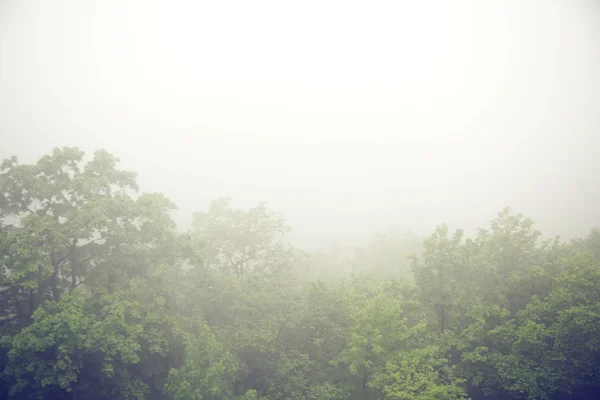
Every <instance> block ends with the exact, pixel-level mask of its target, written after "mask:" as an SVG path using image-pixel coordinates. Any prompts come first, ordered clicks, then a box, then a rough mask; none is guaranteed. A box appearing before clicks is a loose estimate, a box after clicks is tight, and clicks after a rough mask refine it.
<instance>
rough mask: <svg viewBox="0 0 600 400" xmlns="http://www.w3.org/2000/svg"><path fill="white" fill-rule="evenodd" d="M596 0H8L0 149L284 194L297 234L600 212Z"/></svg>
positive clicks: (200, 204) (568, 219)
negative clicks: (507, 212) (107, 158)
mask: <svg viewBox="0 0 600 400" xmlns="http://www.w3.org/2000/svg"><path fill="white" fill-rule="evenodd" d="M599 71H600V7H598V5H595V3H594V2H593V1H589V0H581V1H569V0H564V1H552V0H539V1H534V0H531V1H526V0H518V1H491V0H490V1H483V0H472V1H468V0H460V1H458V0H457V1H445V0H440V1H400V0H396V1H356V2H353V1H347V0H346V1H328V0H320V1H307V0H303V1H293V2H292V1H284V0H279V1H258V0H256V1H247V0H246V1H167V0H164V1H149V0H144V1H141V0H139V1H137V0H136V1H127V0H120V1H91V0H72V1H61V0H56V1H27V0H0V157H1V158H5V157H8V156H10V155H13V154H16V155H18V156H19V157H20V158H21V160H22V161H23V162H32V161H35V160H36V159H37V158H38V157H40V156H41V155H43V154H45V153H48V152H49V151H51V149H52V147H54V146H79V147H81V148H83V149H84V150H86V151H87V152H88V153H91V152H93V151H94V150H96V149H99V148H106V149H107V150H108V151H110V152H112V153H114V154H115V155H117V156H119V157H121V159H122V160H123V162H122V166H123V167H124V168H127V169H131V170H134V171H136V172H138V173H139V174H140V175H139V182H140V184H141V186H142V188H143V189H144V190H146V191H160V192H164V193H165V194H166V195H167V196H168V197H170V198H171V199H172V200H174V201H175V202H176V203H177V204H178V205H179V207H180V211H179V212H178V213H177V214H176V216H175V217H176V219H177V221H178V222H179V223H180V224H181V226H185V225H186V224H187V222H188V221H189V216H190V215H191V213H192V212H193V211H196V210H206V209H207V207H208V205H209V202H210V200H212V199H215V198H218V197H221V196H231V197H232V198H233V200H234V204H235V205H238V206H241V207H249V206H252V205H254V204H256V203H258V202H260V201H268V202H269V204H270V205H271V206H272V207H273V208H276V209H278V210H281V211H283V212H284V213H285V215H286V217H287V219H288V221H289V223H290V224H291V225H292V226H293V227H294V236H293V238H294V240H295V242H296V243H297V244H299V245H301V246H303V247H315V246H325V245H327V244H328V243H329V241H331V240H338V241H340V242H343V243H348V244H356V243H359V242H361V241H364V240H365V239H366V238H368V237H369V236H371V235H372V234H374V233H376V232H381V231H386V230H388V229H389V228H391V227H394V226H396V227H398V228H399V229H412V230H414V231H415V232H418V233H428V232H429V231H431V230H432V229H433V227H434V226H435V224H437V223H441V222H448V223H449V224H450V225H451V227H453V228H456V227H465V228H467V229H471V228H472V227H474V226H476V225H479V226H481V225H485V224H486V223H487V221H488V220H490V219H491V218H492V217H493V216H494V215H495V214H496V212H497V211H499V210H500V209H501V208H502V207H504V206H507V205H511V206H513V208H514V209H515V210H517V211H522V212H524V213H525V214H527V215H529V216H531V217H532V218H534V219H535V220H537V221H538V222H539V223H540V224H539V226H540V227H541V228H542V229H544V230H545V231H547V232H546V233H549V234H554V233H561V234H564V235H567V236H569V235H579V234H585V233H586V231H587V230H588V229H589V228H592V227H593V226H595V225H596V226H598V225H600V181H599V179H598V176H599V172H600V161H598V158H599V157H600V76H599V74H600V72H599Z"/></svg>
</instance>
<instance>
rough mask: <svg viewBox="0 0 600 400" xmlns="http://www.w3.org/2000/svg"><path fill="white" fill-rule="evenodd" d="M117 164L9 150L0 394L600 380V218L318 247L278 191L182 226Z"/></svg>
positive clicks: (402, 394)
mask: <svg viewBox="0 0 600 400" xmlns="http://www.w3.org/2000/svg"><path fill="white" fill-rule="evenodd" d="M118 161H119V160H118V159H117V158H116V157H115V156H113V155H111V154H110V153H108V152H106V151H104V150H100V151H97V152H96V153H95V154H93V156H92V157H90V158H88V159H85V158H84V154H83V152H82V151H80V150H79V149H77V148H68V147H63V148H55V149H54V150H53V151H52V152H51V153H50V154H48V155H45V156H43V157H42V158H40V159H39V160H38V161H37V162H36V163H35V164H21V163H19V161H18V159H17V158H16V157H12V158H10V159H7V160H4V161H3V162H2V164H1V166H0V371H1V372H0V397H1V398H13V399H115V398H118V399H177V400H180V399H181V400H183V399H197V400H200V399H215V400H216V399H225V400H226V399H258V398H260V399H267V400H280V399H293V400H342V399H345V400H354V399H356V400H358V399H373V400H375V399H386V400H396V399H398V400H399V399H406V400H408V399H411V400H412V399H422V400H433V399H440V400H441V399H467V398H472V399H589V398H597V397H599V396H600V231H598V230H597V229H595V230H591V231H590V233H589V235H587V236H585V237H582V238H579V239H575V240H570V241H562V240H560V239H559V238H555V239H550V240H543V239H542V237H541V233H540V232H538V231H537V230H536V228H535V224H534V223H533V221H531V220H530V219H528V218H527V217H525V216H523V215H521V214H519V213H516V212H514V211H512V210H511V209H509V208H506V209H503V210H499V212H498V214H497V215H496V216H491V217H492V220H491V222H490V224H489V226H487V227H485V228H484V229H480V230H478V232H477V233H476V234H475V235H473V236H472V237H467V236H466V235H465V234H464V233H463V231H461V230H456V231H451V230H450V229H449V228H448V227H447V226H446V225H444V224H440V225H439V226H438V227H437V229H435V231H434V232H432V233H431V234H430V235H429V236H428V237H426V238H423V239H421V238H417V237H415V236H414V235H411V234H410V233H400V232H398V231H391V232H389V233H385V234H381V235H378V236H377V237H375V238H374V239H373V241H372V242H371V243H369V244H367V245H366V246H364V247H362V248H360V249H356V251H354V252H348V251H345V249H343V248H342V247H340V246H331V247H330V248H328V249H324V250H321V251H318V252H313V253H308V252H304V251H301V250H300V249H296V248H294V247H292V246H291V245H290V244H289V243H288V241H287V240H286V234H287V233H288V232H289V229H290V228H289V227H288V226H287V223H286V221H285V219H284V216H283V215H282V214H281V213H279V212H276V211H274V210H271V209H270V208H269V207H268V205H267V204H260V205H257V206H256V207H254V208H251V209H248V210H239V209H235V208H233V207H232V206H231V204H230V201H229V199H227V198H223V199H217V200H215V201H214V202H213V203H212V205H211V206H210V207H209V208H208V210H204V211H203V210H198V211H197V212H196V213H195V214H194V216H193V224H192V226H191V228H190V229H189V230H187V231H185V232H184V231H179V230H177V229H176V227H175V224H174V223H173V221H172V220H171V217H170V213H171V212H172V211H173V210H174V209H175V208H176V206H175V205H174V204H173V203H172V202H171V201H169V200H168V198H167V197H165V195H163V194H160V193H140V192H139V190H138V186H137V184H136V174H135V173H133V172H129V171H124V170H121V169H120V168H119V165H118ZM590 228H593V226H590Z"/></svg>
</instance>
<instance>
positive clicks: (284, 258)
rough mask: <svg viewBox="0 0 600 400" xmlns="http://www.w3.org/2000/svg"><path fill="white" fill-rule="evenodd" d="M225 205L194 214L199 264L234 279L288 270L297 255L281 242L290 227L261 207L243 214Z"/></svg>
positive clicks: (225, 202)
mask: <svg viewBox="0 0 600 400" xmlns="http://www.w3.org/2000/svg"><path fill="white" fill-rule="evenodd" d="M229 203H230V199H229V198H222V199H219V200H217V201H214V202H213V203H212V204H211V206H210V208H209V210H208V212H198V213H195V214H194V218H193V222H192V237H193V239H194V243H195V246H196V248H198V249H202V252H201V254H202V257H201V260H199V261H200V263H201V264H203V265H204V266H205V267H206V268H211V269H216V270H218V271H221V272H227V273H231V274H234V275H236V276H242V275H246V274H261V275H272V274H276V273H278V272H281V271H285V270H288V269H289V268H291V266H292V265H293V264H294V263H295V262H296V261H297V259H298V257H299V255H300V254H299V253H298V251H296V250H295V249H293V248H292V247H291V246H290V245H289V244H287V243H286V242H285V241H284V238H285V234H286V233H287V232H288V231H289V229H290V228H289V227H288V226H287V225H286V223H285V220H284V218H283V216H282V215H281V214H279V213H276V212H274V211H272V210H270V209H269V208H267V207H266V205H265V204H261V205H259V206H257V207H254V208H251V209H250V210H248V211H243V210H235V209H232V208H231V207H230V205H229Z"/></svg>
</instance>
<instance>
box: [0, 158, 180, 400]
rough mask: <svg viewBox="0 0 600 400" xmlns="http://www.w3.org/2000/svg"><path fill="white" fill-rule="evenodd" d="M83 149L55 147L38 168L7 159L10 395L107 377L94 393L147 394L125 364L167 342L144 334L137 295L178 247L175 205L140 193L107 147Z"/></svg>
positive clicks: (78, 386)
mask: <svg viewBox="0 0 600 400" xmlns="http://www.w3.org/2000/svg"><path fill="white" fill-rule="evenodd" d="M83 156H84V154H83V152H82V151H80V150H78V149H76V148H62V149H59V148H56V149H54V151H53V152H52V154H51V155H46V156H43V157H42V158H41V159H40V160H39V161H38V162H37V163H36V164H33V165H20V164H18V163H17V159H16V157H13V158H11V159H8V160H5V161H4V162H3V163H2V164H1V166H0V188H1V189H0V219H2V220H3V221H4V224H3V225H2V226H1V234H0V249H1V250H2V252H1V253H0V285H1V286H0V293H1V294H2V298H3V299H5V300H4V302H3V315H2V319H1V320H0V324H2V325H3V327H4V328H5V329H3V333H4V335H3V337H2V346H3V351H4V352H5V353H4V354H5V355H7V356H8V359H9V363H10V366H9V367H8V368H6V369H5V371H4V378H3V379H7V380H9V381H12V382H13V384H12V389H11V392H12V394H13V395H15V396H18V395H19V393H24V394H26V395H33V394H36V393H37V395H38V396H41V397H44V396H56V397H57V398H59V397H60V396H63V395H66V393H72V394H73V395H74V393H76V392H78V391H79V392H81V391H83V390H85V391H87V390H90V389H86V388H92V387H94V385H96V387H97V388H98V387H99V386H98V385H100V382H102V385H100V386H101V387H102V390H99V389H98V390H95V391H94V393H96V395H97V396H99V397H98V398H101V397H102V396H103V395H102V394H104V395H105V396H108V397H110V396H114V395H115V393H121V395H122V394H123V393H128V396H132V397H133V398H142V397H143V396H144V394H145V393H147V392H148V390H149V387H148V385H147V383H146V382H144V379H143V378H139V377H137V378H135V379H128V378H127V379H126V378H125V377H127V376H129V377H132V376H134V375H137V376H139V375H140V372H139V371H137V372H136V373H135V374H134V370H135V368H133V369H132V368H130V366H132V365H135V364H138V363H139V361H140V356H141V355H142V353H143V352H144V351H147V352H149V353H148V354H153V353H156V352H159V353H160V352H161V351H162V350H161V349H163V347H162V345H160V344H159V345H158V348H157V347H156V346H157V344H153V343H151V342H152V340H153V339H152V337H151V336H148V335H152V332H156V331H155V329H153V328H150V325H152V324H156V323H157V321H149V320H148V318H151V317H152V315H153V314H152V313H147V314H143V312H142V311H141V310H140V304H139V303H138V301H139V300H138V299H135V298H132V296H134V297H135V296H137V295H138V294H140V292H139V291H137V290H135V288H134V287H135V285H139V284H141V283H139V284H136V282H142V281H143V282H148V280H150V279H153V278H152V277H153V274H155V272H156V271H157V268H160V266H161V265H164V263H170V264H172V265H174V263H175V262H176V260H177V259H179V258H181V255H182V254H183V252H182V250H183V247H182V245H181V243H180V237H179V235H178V234H177V233H176V232H175V229H174V228H175V226H174V223H173V222H172V221H171V219H170V217H169V212H170V211H171V210H172V209H174V208H175V206H174V205H173V204H172V203H171V202H170V201H169V200H167V199H166V198H165V197H164V196H162V195H160V194H141V195H139V196H137V197H134V194H135V191H137V190H138V187H137V185H136V182H135V174H134V173H131V172H127V171H121V170H119V169H117V168H116V164H117V162H118V159H117V158H115V157H114V156H112V155H110V154H109V153H107V152H106V151H103V150H101V151H97V152H96V153H95V154H94V157H93V158H92V159H91V160H90V161H88V162H87V163H84V162H83ZM132 285H133V286H132ZM150 304H152V303H150ZM159 308H160V307H159ZM163 308H164V307H163ZM154 311H156V312H158V313H160V311H159V310H158V309H155V310H154ZM163 312H164V311H163ZM142 314H143V315H142ZM159 320H160V318H159ZM148 324H149V325H148ZM168 325H169V323H167V322H166V321H163V328H165V327H166V326H168ZM146 328H147V329H146ZM159 330H160V329H159ZM165 333H167V331H161V333H160V334H158V336H156V337H154V339H156V338H158V337H163V339H164V334H165ZM165 340H166V339H165ZM111 343H112V344H111ZM111 346H113V347H111ZM165 356H166V355H165ZM98 358H100V360H104V361H100V360H98ZM112 360H114V362H113V361H112ZM33 371H35V373H33ZM142 375H143V373H142ZM109 382H110V383H109ZM132 385H133V386H132ZM115 390H116V391H117V392H115Z"/></svg>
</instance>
